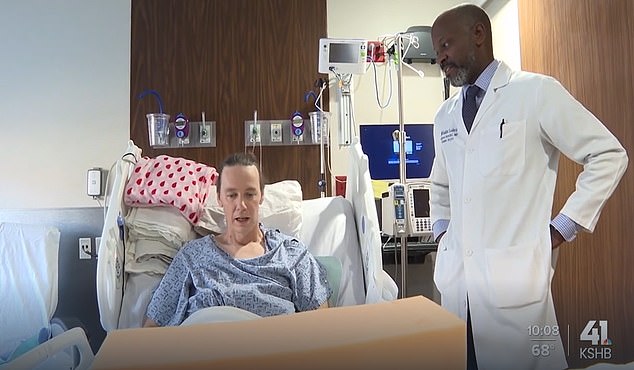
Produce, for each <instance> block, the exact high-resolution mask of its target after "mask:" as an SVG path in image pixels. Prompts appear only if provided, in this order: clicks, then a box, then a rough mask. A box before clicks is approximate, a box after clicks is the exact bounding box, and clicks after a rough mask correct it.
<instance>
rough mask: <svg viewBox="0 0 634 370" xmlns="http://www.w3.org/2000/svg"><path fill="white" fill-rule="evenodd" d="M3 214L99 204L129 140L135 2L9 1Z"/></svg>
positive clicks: (0, 27) (4, 19) (2, 45)
mask: <svg viewBox="0 0 634 370" xmlns="http://www.w3.org/2000/svg"><path fill="white" fill-rule="evenodd" d="M1 3H2V6H1V8H2V11H0V34H2V35H3V37H2V38H0V49H1V50H2V55H3V57H2V58H1V59H0V75H1V76H2V77H0V112H1V113H2V115H1V116H0V127H1V129H2V132H1V133H0V148H1V149H0V153H1V154H0V156H1V158H2V161H0V173H1V175H0V178H1V179H2V181H0V209H24V208H26V209H32V208H57V207H91V206H98V204H97V203H96V202H95V201H94V200H93V199H92V198H90V197H88V196H87V195H86V172H87V170H88V169H89V168H92V167H101V168H105V169H109V168H110V166H111V165H112V163H113V161H114V159H115V158H117V157H118V156H120V155H121V153H122V152H123V151H124V150H125V148H126V142H127V140H128V138H129V130H130V129H129V127H130V125H129V120H130V118H129V116H130V113H129V106H130V103H129V95H130V81H129V79H130V62H129V60H130V0H109V1H102V0H56V1H48V0H21V1H10V0H3V1H1Z"/></svg>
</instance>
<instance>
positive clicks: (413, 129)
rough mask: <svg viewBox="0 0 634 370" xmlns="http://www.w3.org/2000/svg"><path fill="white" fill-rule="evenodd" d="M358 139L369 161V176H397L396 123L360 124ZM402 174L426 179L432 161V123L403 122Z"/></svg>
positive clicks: (412, 177)
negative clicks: (403, 163)
mask: <svg viewBox="0 0 634 370" xmlns="http://www.w3.org/2000/svg"><path fill="white" fill-rule="evenodd" d="M359 131H360V132H359V141H360V142H361V147H362V148H363V152H364V153H365V154H366V155H367V156H368V161H369V163H370V177H371V178H372V180H398V179H399V178H400V174H399V163H400V156H399V142H398V136H396V140H394V136H393V133H394V132H395V131H396V133H397V134H398V131H399V125H397V124H387V125H384V124H377V125H359ZM405 135H406V136H405V163H406V164H407V165H406V166H405V175H406V177H407V178H408V179H426V178H429V174H430V173H431V166H432V164H433V162H434V125H432V124H420V123H408V124H405Z"/></svg>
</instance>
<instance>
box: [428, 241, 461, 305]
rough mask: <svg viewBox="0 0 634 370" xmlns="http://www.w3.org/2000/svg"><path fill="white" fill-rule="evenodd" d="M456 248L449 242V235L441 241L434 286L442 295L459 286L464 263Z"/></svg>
mask: <svg viewBox="0 0 634 370" xmlns="http://www.w3.org/2000/svg"><path fill="white" fill-rule="evenodd" d="M458 257H459V256H458V254H457V253H456V248H455V245H453V243H451V242H450V240H448V235H447V234H445V236H444V237H443V238H442V239H440V243H439V244H438V251H437V253H436V263H435V265H434V284H436V288H437V289H438V291H439V292H440V294H447V293H449V290H450V287H451V286H452V285H453V284H457V283H458V282H459V281H458V277H459V276H460V272H461V269H462V261H461V260H460V259H459V258H458Z"/></svg>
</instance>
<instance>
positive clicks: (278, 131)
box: [271, 123, 283, 143]
mask: <svg viewBox="0 0 634 370" xmlns="http://www.w3.org/2000/svg"><path fill="white" fill-rule="evenodd" d="M282 141H283V136H282V124H281V123H271V142H272V143H281V142H282Z"/></svg>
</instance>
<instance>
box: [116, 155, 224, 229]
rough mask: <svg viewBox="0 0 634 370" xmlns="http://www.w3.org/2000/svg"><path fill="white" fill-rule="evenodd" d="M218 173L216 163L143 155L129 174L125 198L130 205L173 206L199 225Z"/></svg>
mask: <svg viewBox="0 0 634 370" xmlns="http://www.w3.org/2000/svg"><path fill="white" fill-rule="evenodd" d="M217 177H218V172H217V171H216V169H215V168H214V167H211V166H207V165H205V164H202V163H197V162H194V161H192V160H189V159H185V158H179V157H170V156H167V155H160V156H158V157H156V158H147V157H143V158H141V159H139V160H138V161H137V163H136V165H135V166H134V170H133V171H132V173H131V174H130V179H129V180H128V182H127V184H126V187H125V193H124V194H123V199H124V201H125V204H126V205H127V206H129V207H156V206H174V207H175V208H176V209H178V211H179V212H181V213H182V214H183V216H184V217H185V218H186V219H187V221H189V222H190V223H191V224H192V225H196V224H197V223H198V221H199V220H200V213H201V212H202V209H203V205H204V204H205V202H206V200H207V199H208V197H209V188H210V187H211V184H214V183H215V182H216V178H217Z"/></svg>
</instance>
